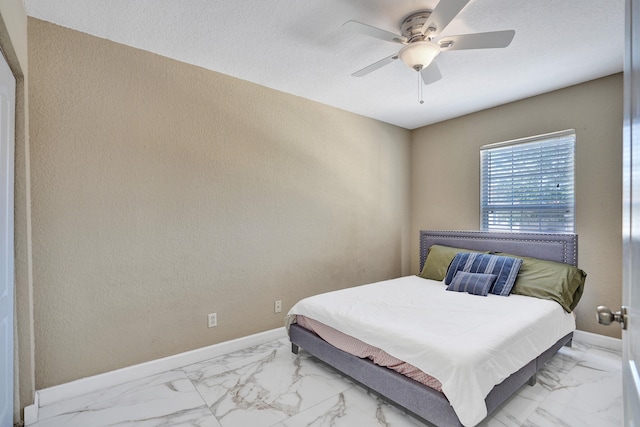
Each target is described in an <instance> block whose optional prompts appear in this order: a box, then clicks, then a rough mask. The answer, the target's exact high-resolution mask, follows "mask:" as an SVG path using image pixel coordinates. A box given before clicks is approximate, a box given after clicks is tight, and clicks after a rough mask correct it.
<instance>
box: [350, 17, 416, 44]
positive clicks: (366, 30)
mask: <svg viewBox="0 0 640 427" xmlns="http://www.w3.org/2000/svg"><path fill="white" fill-rule="evenodd" d="M342 27H344V28H346V29H347V30H349V31H353V32H354V33H360V34H364V35H365V36H369V37H375V38H376V39H380V40H385V41H388V42H395V43H406V42H407V39H406V38H405V37H403V36H401V35H400V34H395V33H392V32H391V31H387V30H383V29H381V28H378V27H372V26H371V25H367V24H363V23H362V22H358V21H347V22H345V23H344V24H342Z"/></svg>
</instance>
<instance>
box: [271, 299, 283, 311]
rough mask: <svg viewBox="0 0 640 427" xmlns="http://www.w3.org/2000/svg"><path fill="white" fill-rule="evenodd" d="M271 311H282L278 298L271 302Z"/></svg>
mask: <svg viewBox="0 0 640 427" xmlns="http://www.w3.org/2000/svg"><path fill="white" fill-rule="evenodd" d="M273 311H274V312H275V313H280V312H281V311H282V301H281V300H278V301H276V302H275V303H274V304H273Z"/></svg>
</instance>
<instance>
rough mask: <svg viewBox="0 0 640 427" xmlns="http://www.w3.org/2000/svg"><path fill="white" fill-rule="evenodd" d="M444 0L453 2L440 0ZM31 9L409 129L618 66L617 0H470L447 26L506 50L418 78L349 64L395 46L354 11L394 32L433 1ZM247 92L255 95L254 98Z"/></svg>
mask: <svg viewBox="0 0 640 427" xmlns="http://www.w3.org/2000/svg"><path fill="white" fill-rule="evenodd" d="M441 1H447V0H441ZM25 3H26V7H27V13H28V14H29V16H32V17H35V18H38V19H42V20H45V21H49V22H53V23H55V24H58V25H62V26H64V27H68V28H72V29H75V30H78V31H82V32H85V33H89V34H92V35H95V36H98V37H103V38H106V39H109V40H113V41H115V42H118V43H122V44H126V45H129V46H133V47H136V48H139V49H144V50H147V51H150V52H154V53H157V54H160V55H164V56H167V57H171V58H175V59H177V60H179V61H183V62H186V63H190V64H194V65H198V66H201V67H204V68H208V69H210V70H214V71H218V72H220V73H224V74H227V75H230V76H235V77H238V78H240V79H243V80H248V81H251V82H254V83H258V84H260V85H263V86H267V87H270V88H273V89H277V90H280V91H283V92H287V93H290V94H294V95H297V96H301V97H303V98H308V99H311V100H314V101H318V102H321V103H323V104H327V105H331V106H334V107H337V108H340V109H343V110H347V111H352V112H354V113H357V114H362V115H364V116H368V117H372V118H375V119H378V120H381V121H384V122H387V123H392V124H395V125H398V126H401V127H404V128H407V129H414V128H417V127H420V126H424V125H427V124H431V123H435V122H439V121H442V120H446V119H449V118H453V117H457V116H460V115H464V114H468V113H471V112H474V111H479V110H482V109H485V108H489V107H493V106H496V105H500V104H504V103H507V102H511V101H515V100H518V99H522V98H526V97H529V96H533V95H537V94H541V93H544V92H548V91H551V90H555V89H559V88H562V87H566V86H570V85H573V84H577V83H581V82H584V81H588V80H592V79H595V78H599V77H603V76H606V75H609V74H613V73H616V72H619V71H622V65H623V53H624V2H623V1H622V0H597V1H596V0H535V1H523V0H515V1H514V0H471V1H470V3H469V4H468V5H467V6H466V7H465V8H464V9H463V10H462V11H461V12H460V14H459V15H458V16H457V17H456V18H455V19H454V20H453V21H452V22H451V24H450V25H449V26H448V27H447V28H446V29H445V30H444V31H443V33H442V35H443V36H446V35H456V34H466V33H471V32H485V31H497V30H508V29H514V30H515V31H516V35H515V38H514V40H513V42H512V43H511V45H510V46H509V47H507V48H506V49H486V50H466V51H451V52H443V53H442V54H441V55H440V56H439V57H438V58H437V59H436V60H437V63H438V65H439V67H440V70H441V72H442V74H443V78H442V80H440V81H438V82H436V83H433V84H431V85H428V86H423V90H424V99H425V103H424V104H422V105H421V104H419V103H418V80H417V78H418V76H417V73H416V72H415V71H413V70H410V69H409V68H407V67H406V66H405V65H404V64H403V63H402V62H400V61H394V62H393V63H391V64H390V65H388V66H386V67H384V68H381V69H379V70H377V71H375V72H373V73H371V74H368V75H367V76H364V77H360V78H357V77H351V74H352V73H353V72H355V71H357V70H359V69H361V68H363V67H365V66H367V65H369V64H371V63H373V62H375V61H377V60H379V59H382V58H384V57H386V56H389V55H391V54H393V53H394V52H397V50H398V49H399V47H401V46H400V45H398V44H393V43H389V42H385V41H382V40H378V39H374V38H369V37H366V36H364V35H360V34H354V33H350V32H349V31H347V30H346V29H345V28H342V24H343V23H344V22H346V21H349V20H357V21H360V22H364V23H367V24H369V25H374V26H377V27H379V28H383V29H386V30H388V31H392V32H396V33H398V32H399V25H400V22H401V21H402V19H403V18H404V17H405V16H406V15H408V14H410V13H411V12H414V11H416V10H421V9H433V8H434V7H435V6H436V4H437V3H438V0H404V1H393V0H311V1H298V0H233V1H220V0H190V1H188V2H187V1H175V0H109V1H104V0H25ZM247 102H250V100H247Z"/></svg>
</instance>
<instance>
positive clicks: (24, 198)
mask: <svg viewBox="0 0 640 427" xmlns="http://www.w3.org/2000/svg"><path fill="white" fill-rule="evenodd" d="M0 48H1V49H2V51H3V52H4V54H5V56H6V58H7V61H8V63H9V66H10V67H11V71H12V72H13V74H14V76H15V77H16V129H15V138H16V143H15V188H14V218H15V226H14V251H15V301H16V303H15V307H14V308H15V319H16V323H15V328H14V329H15V335H14V351H15V358H14V359H15V363H14V373H15V376H16V380H15V382H14V385H15V396H14V397H15V398H16V399H15V414H14V419H15V421H18V420H19V419H20V414H19V412H20V409H21V408H23V407H24V406H27V405H30V404H32V403H33V397H34V391H35V372H34V346H33V311H32V307H33V305H32V288H31V212H30V204H29V201H30V198H31V196H30V182H29V171H30V166H29V135H28V132H27V129H28V128H29V114H28V112H29V111H28V110H29V102H28V91H27V89H28V78H29V73H28V68H29V67H28V62H27V57H28V52H27V15H26V12H25V10H24V5H23V3H22V1H21V0H0Z"/></svg>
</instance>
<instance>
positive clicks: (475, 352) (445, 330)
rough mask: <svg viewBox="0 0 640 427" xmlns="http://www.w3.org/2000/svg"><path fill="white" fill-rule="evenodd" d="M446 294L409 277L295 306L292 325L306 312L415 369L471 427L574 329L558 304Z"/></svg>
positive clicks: (290, 318) (440, 285)
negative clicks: (490, 401)
mask: <svg viewBox="0 0 640 427" xmlns="http://www.w3.org/2000/svg"><path fill="white" fill-rule="evenodd" d="M445 289H446V286H445V285H444V284H443V283H442V282H437V281H434V280H427V279H422V278H420V277H418V276H407V277H402V278H399V279H393V280H387V281H383V282H378V283H373V284H370V285H363V286H358V287H355V288H349V289H343V290H340V291H335V292H329V293H325V294H320V295H316V296H313V297H309V298H306V299H303V300H302V301H300V302H298V303H297V304H296V305H294V306H293V308H292V309H291V310H290V311H289V313H288V316H287V325H290V324H291V323H292V322H293V321H294V320H295V315H297V314H301V315H304V316H307V317H309V318H312V319H315V320H317V321H319V322H322V323H324V324H326V325H328V326H331V327H332V328H335V329H337V330H339V331H341V332H343V333H346V334H348V335H351V336H353V337H355V338H358V339H360V340H362V341H364V342H365V343H367V344H370V345H373V346H375V347H378V348H380V349H382V350H384V351H386V352H387V353H389V354H391V355H392V356H395V357H396V358H398V359H400V360H403V361H405V362H408V363H410V364H412V365H414V366H416V367H418V368H419V369H421V370H422V371H423V372H426V373H428V374H429V375H431V376H433V377H435V378H437V379H438V380H439V381H440V382H441V383H442V391H443V393H444V394H445V396H446V397H447V399H449V402H450V403H451V405H452V407H453V409H454V410H455V412H456V414H457V415H458V418H459V419H460V422H461V423H462V424H463V425H465V426H473V425H476V424H477V423H479V422H480V421H481V420H482V419H484V418H485V417H486V416H487V408H486V405H485V402H484V399H485V397H486V396H487V394H488V393H489V392H490V391H491V389H492V388H493V386H495V385H496V384H499V383H501V382H502V381H503V380H504V379H505V378H507V377H508V376H509V375H511V374H512V373H514V372H516V371H517V370H518V369H520V368H521V367H522V366H524V365H525V364H527V363H528V362H530V361H531V360H533V359H534V358H535V357H537V356H538V355H539V354H540V353H542V352H543V351H544V350H546V349H547V348H549V347H550V346H551V345H552V344H554V343H555V342H556V341H557V340H558V339H560V338H561V337H563V336H565V335H566V334H568V333H569V332H571V331H573V330H574V329H575V320H574V317H573V315H572V314H570V313H566V312H565V311H564V310H563V309H562V307H560V305H559V304H557V303H556V302H553V301H548V300H542V299H537V298H532V297H525V296H520V295H511V296H509V297H501V296H496V295H491V294H490V295H489V296H487V297H481V296H475V295H469V294H467V293H461V292H450V291H446V290H445Z"/></svg>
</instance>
